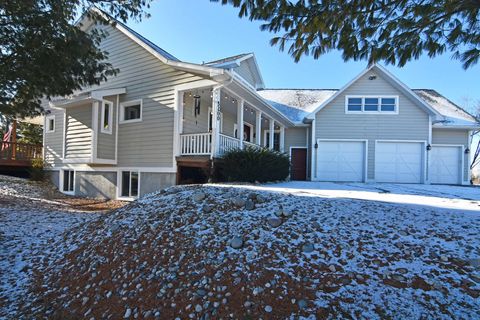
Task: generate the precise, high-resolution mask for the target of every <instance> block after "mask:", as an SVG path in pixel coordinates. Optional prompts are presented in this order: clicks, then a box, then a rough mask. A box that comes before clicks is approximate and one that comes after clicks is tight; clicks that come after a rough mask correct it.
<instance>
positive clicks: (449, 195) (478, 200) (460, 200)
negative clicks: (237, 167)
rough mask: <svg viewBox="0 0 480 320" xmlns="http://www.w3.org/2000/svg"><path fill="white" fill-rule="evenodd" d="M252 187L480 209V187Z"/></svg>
mask: <svg viewBox="0 0 480 320" xmlns="http://www.w3.org/2000/svg"><path fill="white" fill-rule="evenodd" d="M253 188H254V189H257V190H265V191H279V192H288V193H293V194H298V195H303V196H313V197H322V198H339V199H341V198H344V199H358V200H370V201H379V202H386V203H396V204H404V205H414V206H425V207H432V209H449V210H459V211H465V212H467V211H473V212H480V188H479V187H476V186H447V185H421V184H383V183H372V184H367V183H333V182H310V181H290V182H282V183H274V184H264V185H261V186H256V187H253Z"/></svg>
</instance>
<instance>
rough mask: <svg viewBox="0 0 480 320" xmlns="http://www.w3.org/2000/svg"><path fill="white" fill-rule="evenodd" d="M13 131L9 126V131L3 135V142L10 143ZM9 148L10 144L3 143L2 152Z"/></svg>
mask: <svg viewBox="0 0 480 320" xmlns="http://www.w3.org/2000/svg"><path fill="white" fill-rule="evenodd" d="M12 130H13V127H12V126H9V128H8V131H7V132H5V134H4V135H3V139H2V142H10V138H11V137H12ZM8 146H9V145H8V143H2V151H3V150H5V149H7V148H8Z"/></svg>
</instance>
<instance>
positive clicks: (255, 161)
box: [222, 147, 290, 182]
mask: <svg viewBox="0 0 480 320" xmlns="http://www.w3.org/2000/svg"><path fill="white" fill-rule="evenodd" d="M222 158H223V166H222V167H223V172H222V173H223V176H224V177H225V179H227V180H228V181H236V182H255V181H258V182H268V181H278V180H285V179H286V178H287V177H288V174H289V171H290V160H289V157H288V155H287V154H285V153H281V152H278V151H273V150H269V149H257V148H251V147H248V148H246V149H245V150H241V149H233V150H230V151H228V152H227V153H225V155H224V156H223V157H222Z"/></svg>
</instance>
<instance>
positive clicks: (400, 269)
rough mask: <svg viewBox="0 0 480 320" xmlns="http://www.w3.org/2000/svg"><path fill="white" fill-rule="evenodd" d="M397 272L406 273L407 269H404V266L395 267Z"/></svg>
mask: <svg viewBox="0 0 480 320" xmlns="http://www.w3.org/2000/svg"><path fill="white" fill-rule="evenodd" d="M397 272H398V273H401V274H406V273H407V272H408V270H407V269H405V268H398V269H397Z"/></svg>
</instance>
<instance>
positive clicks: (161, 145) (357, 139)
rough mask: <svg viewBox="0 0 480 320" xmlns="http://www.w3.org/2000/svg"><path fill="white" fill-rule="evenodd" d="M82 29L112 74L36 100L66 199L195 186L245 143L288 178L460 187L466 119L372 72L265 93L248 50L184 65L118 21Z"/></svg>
mask: <svg viewBox="0 0 480 320" xmlns="http://www.w3.org/2000/svg"><path fill="white" fill-rule="evenodd" d="M105 18H106V19H109V17H108V16H106V15H105ZM82 28H85V30H89V29H92V28H99V29H103V30H104V31H107V32H108V36H107V38H106V39H104V41H102V43H101V49H104V50H106V51H108V52H109V61H110V62H111V63H112V65H113V66H114V67H116V68H119V70H120V73H119V74H118V75H117V76H115V77H112V78H110V79H109V80H108V81H107V82H105V83H103V84H101V85H99V86H96V87H91V88H85V90H83V91H81V92H78V93H75V94H74V95H72V96H70V97H59V98H56V99H53V100H52V101H49V102H46V104H45V107H46V108H47V109H48V110H49V114H48V115H47V116H46V117H45V124H44V146H45V148H44V159H45V161H46V162H47V164H48V166H49V170H51V172H52V179H53V181H54V182H55V183H56V184H57V185H58V187H59V189H60V190H61V191H62V192H65V193H67V194H75V195H83V196H93V197H99V196H101V197H107V198H117V199H132V198H136V197H138V196H141V195H143V194H146V193H149V192H152V191H155V190H158V189H159V188H162V187H166V186H170V185H174V184H178V183H186V182H200V181H203V180H204V179H205V175H206V174H207V173H208V171H209V170H210V169H211V167H212V166H213V165H215V161H216V159H218V158H219V157H221V156H222V154H223V153H224V152H225V151H226V150H228V149H230V148H245V147H252V148H262V147H267V148H272V149H277V150H279V151H283V152H287V153H289V154H290V156H291V161H292V170H291V178H292V179H298V180H314V181H358V182H404V183H452V184H466V183H468V182H469V174H470V173H469V170H468V163H469V154H468V150H469V145H470V136H471V134H470V133H471V131H472V130H474V129H476V128H478V123H477V121H476V119H475V118H474V117H472V116H471V115H469V114H468V113H466V112H465V111H463V110H461V109H460V108H459V107H457V106H456V105H454V104H453V103H451V102H450V101H448V100H447V99H445V98H444V97H442V96H441V95H439V94H438V93H436V92H435V91H432V90H416V91H415V90H411V89H409V88H408V87H407V86H406V85H404V84H403V83H401V82H400V81H399V80H398V79H396V78H395V77H394V76H393V75H391V74H390V73H389V72H388V71H386V70H385V69H384V68H382V67H381V66H378V65H373V66H371V67H369V68H367V69H366V70H365V71H364V72H362V73H361V74H360V75H359V76H358V77H356V78H355V79H353V80H352V81H351V82H350V83H349V84H347V85H346V86H345V87H344V88H342V89H340V90H268V89H265V84H264V82H263V79H262V75H261V73H260V69H259V66H258V64H257V61H256V59H255V56H254V54H252V53H248V54H241V55H237V56H233V57H229V58H225V59H221V60H217V61H212V62H208V63H204V64H194V63H188V62H183V61H180V60H179V59H177V58H175V57H174V56H173V55H171V54H169V53H168V52H166V51H164V50H163V49H161V48H160V47H158V46H157V45H155V44H153V43H152V42H150V41H148V40H147V39H145V38H144V37H142V36H141V35H140V34H138V33H136V32H135V31H133V30H132V29H130V28H129V27H127V26H126V25H124V24H122V23H120V22H117V23H116V24H115V25H114V26H112V25H102V24H95V23H93V22H92V21H89V20H88V18H87V17H84V18H83V19H82ZM239 124H240V125H239Z"/></svg>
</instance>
